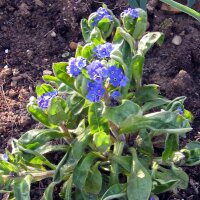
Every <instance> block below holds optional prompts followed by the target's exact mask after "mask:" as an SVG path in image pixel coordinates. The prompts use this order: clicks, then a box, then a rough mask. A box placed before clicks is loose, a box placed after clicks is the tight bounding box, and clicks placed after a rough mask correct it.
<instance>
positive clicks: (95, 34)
mask: <svg viewBox="0 0 200 200" xmlns="http://www.w3.org/2000/svg"><path fill="white" fill-rule="evenodd" d="M90 40H91V41H92V42H93V43H94V44H95V45H99V44H103V43H104V42H105V41H104V39H103V38H102V36H101V31H100V30H99V28H98V27H94V29H93V30H92V32H91V34H90Z"/></svg>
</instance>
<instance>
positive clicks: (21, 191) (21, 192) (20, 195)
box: [13, 175, 50, 200]
mask: <svg viewBox="0 0 200 200" xmlns="http://www.w3.org/2000/svg"><path fill="white" fill-rule="evenodd" d="M31 181H32V176H31V175H27V176H26V177H25V178H24V179H15V181H14V187H13V190H14V196H15V199H16V200H30V184H31ZM49 200H50V199H49Z"/></svg>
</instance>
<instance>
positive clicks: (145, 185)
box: [127, 149, 152, 200]
mask: <svg viewBox="0 0 200 200" xmlns="http://www.w3.org/2000/svg"><path fill="white" fill-rule="evenodd" d="M132 156H133V160H132V170H131V176H130V179H129V180H128V183H127V184H128V185H127V196H128V200H132V199H134V200H148V199H149V197H150V194H151V188H152V180H151V176H150V174H149V172H148V171H147V170H146V169H145V168H144V167H143V165H142V164H141V163H140V162H139V160H138V158H137V155H136V151H135V149H132Z"/></svg>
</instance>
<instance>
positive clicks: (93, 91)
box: [86, 82, 105, 102]
mask: <svg viewBox="0 0 200 200" xmlns="http://www.w3.org/2000/svg"><path fill="white" fill-rule="evenodd" d="M104 93H105V89H104V88H103V86H102V84H97V83H94V82H89V83H88V93H87V95H86V98H87V99H88V100H90V101H91V102H99V101H100V100H101V98H102V97H103V95H104Z"/></svg>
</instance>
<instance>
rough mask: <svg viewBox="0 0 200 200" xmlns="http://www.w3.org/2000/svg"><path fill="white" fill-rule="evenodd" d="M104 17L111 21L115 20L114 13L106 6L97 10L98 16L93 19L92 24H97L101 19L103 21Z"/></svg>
mask: <svg viewBox="0 0 200 200" xmlns="http://www.w3.org/2000/svg"><path fill="white" fill-rule="evenodd" d="M103 18H107V19H109V20H110V22H112V21H113V17H112V15H111V14H110V13H109V11H108V10H107V9H105V8H102V7H100V8H99V9H98V10H97V16H96V17H95V18H94V19H93V22H92V26H97V25H98V23H99V21H101V20H102V19H103Z"/></svg>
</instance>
